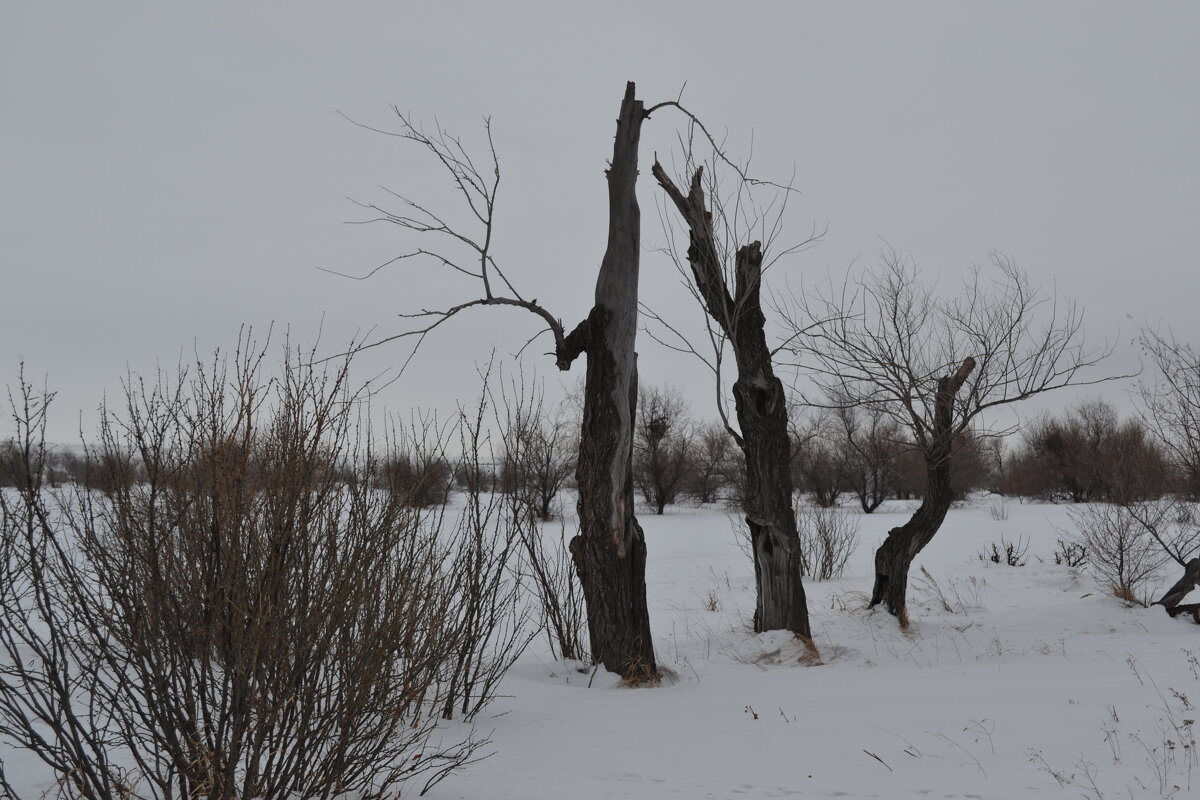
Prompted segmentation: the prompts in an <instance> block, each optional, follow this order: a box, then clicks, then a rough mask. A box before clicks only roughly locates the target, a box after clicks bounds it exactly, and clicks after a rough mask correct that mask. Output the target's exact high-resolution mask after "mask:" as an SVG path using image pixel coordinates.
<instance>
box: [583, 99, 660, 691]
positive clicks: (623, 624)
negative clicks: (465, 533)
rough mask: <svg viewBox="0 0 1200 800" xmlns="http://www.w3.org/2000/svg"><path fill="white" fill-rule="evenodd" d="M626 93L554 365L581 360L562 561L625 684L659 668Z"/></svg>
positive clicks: (632, 111)
mask: <svg viewBox="0 0 1200 800" xmlns="http://www.w3.org/2000/svg"><path fill="white" fill-rule="evenodd" d="M634 94H635V92H634V84H633V83H629V84H628V85H627V86H626V90H625V97H624V100H623V101H622V103H621V113H620V116H619V118H618V119H617V135H616V142H615V144H614V146H613V159H612V164H611V166H610V167H609V169H608V195H609V228H608V246H607V249H606V251H605V253H604V260H603V261H602V262H601V265H600V273H599V275H598V277H597V279H596V299H595V305H594V306H593V307H592V310H591V313H590V314H589V315H588V318H587V320H585V321H584V322H583V323H581V324H580V326H579V327H577V328H576V329H575V330H574V331H572V333H571V334H570V336H568V337H567V339H566V342H565V346H564V348H563V351H560V353H559V364H560V366H562V365H563V362H564V361H565V362H566V363H567V364H569V363H570V360H571V359H573V358H574V357H575V356H577V355H579V353H581V352H582V353H586V354H587V377H586V382H585V385H584V403H583V426H582V430H581V440H580V450H579V464H578V467H577V469H576V479H577V480H578V484H579V526H580V529H579V534H578V535H577V536H576V537H575V538H574V539H572V541H571V553H572V556H573V558H574V561H575V567H576V569H577V571H578V573H579V578H580V583H581V584H582V586H583V592H584V597H585V600H586V602H587V609H588V633H589V636H590V638H591V646H592V656H593V658H594V659H595V660H596V661H598V662H599V663H601V664H603V665H604V666H605V667H606V668H607V669H609V670H611V671H612V672H616V673H618V674H620V675H621V676H622V677H624V678H626V679H629V680H634V681H647V680H654V679H656V678H657V677H658V666H657V663H656V662H655V658H654V646H653V642H652V640H651V636H650V616H649V612H648V610H647V608H646V542H645V537H644V535H643V534H642V528H641V526H640V525H638V521H637V518H636V517H635V516H634V500H633V461H632V458H633V427H634V425H633V423H634V415H635V411H636V404H637V356H636V353H635V352H634V344H635V336H636V334H637V292H638V270H639V258H640V255H641V221H640V211H639V208H638V203H637V195H636V192H635V188H636V183H637V166H638V139H639V136H640V133H641V125H642V121H643V119H644V118H645V110H644V107H643V105H642V103H641V101H639V100H637V99H635V96H634Z"/></svg>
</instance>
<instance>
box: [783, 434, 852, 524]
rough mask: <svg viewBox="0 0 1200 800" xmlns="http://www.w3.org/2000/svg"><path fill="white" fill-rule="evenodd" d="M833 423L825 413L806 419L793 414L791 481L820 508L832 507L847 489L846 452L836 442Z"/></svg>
mask: <svg viewBox="0 0 1200 800" xmlns="http://www.w3.org/2000/svg"><path fill="white" fill-rule="evenodd" d="M835 424H836V423H835V422H834V420H833V419H832V418H831V417H830V416H829V415H828V414H827V413H825V412H821V413H818V414H816V415H812V416H808V417H806V418H804V417H799V416H798V415H797V414H795V413H793V414H792V415H791V424H790V426H789V428H790V433H791V440H792V480H793V481H794V482H795V486H796V489H797V490H798V491H800V492H805V493H807V494H809V495H810V496H811V497H812V501H813V503H815V504H816V505H817V506H818V507H820V508H832V507H833V506H835V505H837V501H838V498H839V497H841V494H842V491H843V490H844V489H846V487H847V483H846V474H845V467H846V464H845V456H846V453H845V450H844V449H843V448H842V447H840V446H839V443H838V442H837V441H835V438H834V437H835V429H834V425H835Z"/></svg>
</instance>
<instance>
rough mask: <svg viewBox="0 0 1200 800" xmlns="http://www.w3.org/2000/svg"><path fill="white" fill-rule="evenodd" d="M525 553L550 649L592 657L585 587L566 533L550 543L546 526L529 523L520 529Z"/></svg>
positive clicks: (574, 656)
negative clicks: (584, 596)
mask: <svg viewBox="0 0 1200 800" xmlns="http://www.w3.org/2000/svg"><path fill="white" fill-rule="evenodd" d="M521 536H522V539H521V541H522V544H523V546H524V555H525V571H526V572H527V573H528V574H529V576H530V579H531V580H532V583H533V588H534V591H535V592H536V594H537V598H538V602H539V604H540V605H541V609H542V629H543V630H545V632H546V636H547V638H548V639H549V641H550V649H551V650H552V651H554V652H555V653H557V654H558V657H559V658H566V659H573V660H576V661H590V660H591V659H590V656H589V654H588V650H587V646H586V640H585V636H586V634H587V609H586V607H585V605H584V602H583V587H582V586H580V585H579V575H578V573H577V572H576V571H575V564H574V562H573V561H572V559H571V552H570V549H569V548H568V545H567V535H566V530H565V529H564V528H560V535H559V536H558V538H557V540H556V541H554V542H553V543H552V544H547V542H546V539H545V533H544V529H543V528H542V527H541V526H538V525H532V524H531V525H529V526H528V527H525V528H522V529H521Z"/></svg>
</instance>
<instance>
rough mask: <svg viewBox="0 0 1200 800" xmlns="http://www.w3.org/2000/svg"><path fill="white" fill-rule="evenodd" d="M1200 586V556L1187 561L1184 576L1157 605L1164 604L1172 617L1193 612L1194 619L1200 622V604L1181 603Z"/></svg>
mask: <svg viewBox="0 0 1200 800" xmlns="http://www.w3.org/2000/svg"><path fill="white" fill-rule="evenodd" d="M1197 586H1200V558H1193V559H1192V560H1191V561H1189V562H1187V564H1186V565H1185V566H1184V569H1183V577H1182V578H1180V579H1179V580H1178V581H1176V583H1175V585H1174V586H1172V587H1171V588H1170V589H1168V590H1167V593H1166V594H1164V595H1163V596H1162V598H1161V599H1160V600H1158V601H1156V602H1155V603H1154V605H1156V606H1162V607H1163V608H1165V609H1166V610H1167V613H1168V614H1170V615H1171V616H1172V617H1177V616H1179V615H1180V614H1189V613H1190V614H1191V615H1192V619H1194V620H1196V622H1200V604H1197V603H1187V604H1185V605H1180V603H1182V602H1183V598H1185V597H1187V596H1188V594H1189V593H1190V592H1191V591H1192V589H1195V588H1196V587H1197Z"/></svg>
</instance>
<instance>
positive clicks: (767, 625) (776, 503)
mask: <svg viewBox="0 0 1200 800" xmlns="http://www.w3.org/2000/svg"><path fill="white" fill-rule="evenodd" d="M653 171H654V177H655V178H657V179H658V182H659V184H660V185H661V186H662V188H663V189H664V190H665V191H666V193H667V194H668V195H669V196H670V197H671V200H672V201H673V202H674V203H675V206H676V208H678V209H679V213H680V214H682V215H683V218H684V220H685V221H686V222H687V224H688V228H689V230H690V233H691V244H690V246H689V247H688V263H689V265H690V266H691V269H692V277H693V278H694V280H695V282H696V288H697V290H698V291H699V292H700V296H701V297H702V298H703V299H704V304H705V307H706V310H707V311H708V314H709V316H710V317H712V319H713V321H714V322H716V323H717V324H718V325H719V326H720V327H721V329H722V330H723V331H724V332H725V335H726V336H727V337H728V338H729V343H730V345H731V346H732V349H733V354H734V359H735V361H736V362H737V370H738V378H737V381H736V382H735V383H734V384H733V399H734V404H735V406H736V409H737V418H738V426H739V427H740V428H741V434H740V435H739V436H737V437H735V438H736V439H737V443H738V446H739V447H741V449H742V454H743V455H744V456H745V458H746V496H745V499H744V505H743V508H744V510H745V512H746V524H747V525H748V526H749V527H750V540H751V544H752V548H753V552H754V578H755V583H756V585H757V590H758V592H757V594H758V600H757V603H756V605H755V609H754V630H756V631H769V630H789V631H793V632H795V633H798V634H800V635H802V636H804V637H806V638H808V637H811V635H812V634H811V630H810V628H809V621H808V602H807V600H806V598H805V596H804V583H803V581H802V580H801V573H802V571H803V570H802V561H801V553H800V537H799V535H798V534H797V531H796V513H795V509H794V508H793V507H792V488H793V487H792V471H791V455H792V451H791V440H790V439H789V437H788V425H787V422H788V419H787V399H786V396H785V394H784V391H783V383H782V382H781V381H780V380H779V378H778V377H776V375H775V370H774V367H773V365H772V363H771V349H770V348H769V347H768V346H767V336H766V332H765V330H764V328H765V325H766V318H765V317H764V316H763V312H762V302H761V299H760V289H761V284H762V262H763V253H762V245H761V244H760V243H759V242H754V243H752V244H749V245H746V246H744V247H742V248H740V249H739V250H738V251H737V255H736V256H735V260H734V268H733V281H734V287H733V293H732V295H731V294H730V290H729V281H728V277H727V275H726V272H725V270H724V268H723V265H722V263H721V260H720V256H719V255H718V251H717V249H716V245H715V239H714V237H713V230H712V215H711V214H709V212H708V210H707V209H706V208H705V205H704V189H703V187H702V185H701V178H702V172H701V171H700V170H697V171H696V174H695V176H693V178H692V185H691V189H690V191H689V192H688V194H687V196H686V197H685V196H684V195H683V193H682V192H680V191H679V189H678V188H677V187H676V186H675V184H674V183H673V182H672V181H671V179H670V177H668V176H667V174H666V171H665V170H663V168H662V165H660V164H658V163H656V164H655V165H654V170H653Z"/></svg>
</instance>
